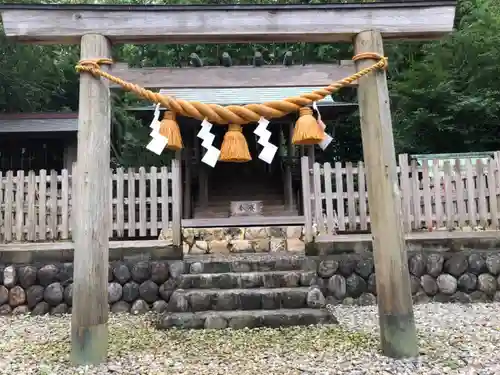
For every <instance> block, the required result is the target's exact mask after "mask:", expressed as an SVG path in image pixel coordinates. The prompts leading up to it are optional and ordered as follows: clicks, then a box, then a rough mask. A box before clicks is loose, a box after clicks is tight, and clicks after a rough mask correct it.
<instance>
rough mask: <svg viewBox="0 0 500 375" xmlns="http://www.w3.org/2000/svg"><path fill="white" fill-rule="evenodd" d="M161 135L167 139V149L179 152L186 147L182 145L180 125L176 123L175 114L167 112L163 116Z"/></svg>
mask: <svg viewBox="0 0 500 375" xmlns="http://www.w3.org/2000/svg"><path fill="white" fill-rule="evenodd" d="M159 132H160V134H161V135H163V136H164V137H166V138H167V140H168V144H167V148H168V149H170V150H174V151H178V150H181V149H182V148H183V147H184V146H183V144H182V137H181V131H180V129H179V124H177V121H175V113H174V112H171V111H166V112H165V114H164V115H163V120H161V123H160V131H159Z"/></svg>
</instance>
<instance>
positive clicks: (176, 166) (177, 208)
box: [172, 157, 182, 246]
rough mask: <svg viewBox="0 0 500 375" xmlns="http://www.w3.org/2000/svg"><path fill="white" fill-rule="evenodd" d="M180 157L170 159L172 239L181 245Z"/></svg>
mask: <svg viewBox="0 0 500 375" xmlns="http://www.w3.org/2000/svg"><path fill="white" fill-rule="evenodd" d="M181 178H182V176H181V164H180V158H177V157H176V158H174V159H172V241H173V245H174V246H180V245H181V240H182V237H181V213H182V194H181V189H182V180H181Z"/></svg>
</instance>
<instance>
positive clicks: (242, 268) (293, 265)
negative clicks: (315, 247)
mask: <svg viewBox="0 0 500 375" xmlns="http://www.w3.org/2000/svg"><path fill="white" fill-rule="evenodd" d="M184 262H185V273H198V274H199V273H228V272H267V271H316V268H317V265H316V262H315V260H314V259H313V258H311V257H306V256H304V255H295V254H287V253H285V254H276V253H275V254H273V255H269V254H245V255H241V256H239V255H234V254H231V255H227V256H223V255H217V256H210V255H207V256H203V255H196V256H195V255H192V256H189V255H187V256H185V258H184Z"/></svg>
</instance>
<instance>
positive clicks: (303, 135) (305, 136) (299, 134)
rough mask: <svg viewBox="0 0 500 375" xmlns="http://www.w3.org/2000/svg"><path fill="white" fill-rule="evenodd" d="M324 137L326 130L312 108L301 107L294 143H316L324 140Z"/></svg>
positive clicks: (294, 132) (294, 133) (293, 138)
mask: <svg viewBox="0 0 500 375" xmlns="http://www.w3.org/2000/svg"><path fill="white" fill-rule="evenodd" d="M324 138H325V132H324V131H323V129H321V128H320V126H319V124H318V122H317V121H316V119H315V118H314V116H313V114H312V110H311V108H309V107H303V108H301V109H300V112H299V119H298V120H297V122H296V123H295V129H294V131H293V137H292V143H293V144H294V145H315V144H318V143H320V142H321V141H323V139H324Z"/></svg>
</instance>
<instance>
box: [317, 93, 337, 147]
mask: <svg viewBox="0 0 500 375" xmlns="http://www.w3.org/2000/svg"><path fill="white" fill-rule="evenodd" d="M313 109H314V110H315V111H316V113H317V114H318V124H319V125H320V126H321V127H322V128H323V131H324V130H325V129H326V125H325V123H324V122H323V121H322V120H321V113H319V108H318V104H317V103H316V102H313ZM325 135H326V137H325V139H324V140H323V141H321V143H319V144H318V146H319V147H320V148H321V149H322V150H323V151H324V150H325V149H326V148H327V147H328V145H329V144H330V143H332V141H333V137H332V136H331V135H330V134H327V133H325Z"/></svg>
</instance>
